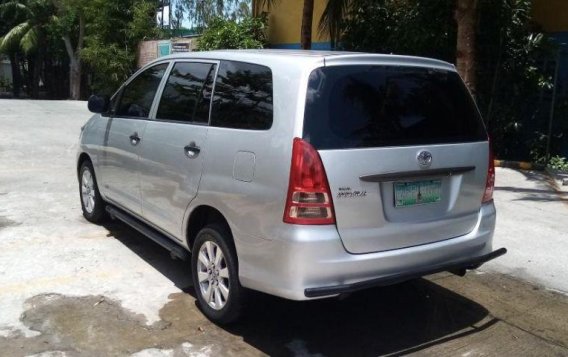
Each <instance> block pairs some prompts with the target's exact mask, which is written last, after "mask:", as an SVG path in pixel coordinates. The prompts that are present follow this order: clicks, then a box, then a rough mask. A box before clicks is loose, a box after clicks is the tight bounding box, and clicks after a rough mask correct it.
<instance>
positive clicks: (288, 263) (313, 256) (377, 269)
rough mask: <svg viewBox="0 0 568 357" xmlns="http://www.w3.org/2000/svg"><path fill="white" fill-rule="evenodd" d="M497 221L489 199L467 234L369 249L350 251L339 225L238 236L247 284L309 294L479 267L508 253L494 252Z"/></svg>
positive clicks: (295, 296) (283, 293)
mask: <svg viewBox="0 0 568 357" xmlns="http://www.w3.org/2000/svg"><path fill="white" fill-rule="evenodd" d="M495 221H496V212H495V206H494V205H493V203H489V204H485V205H483V206H482V207H481V209H480V211H479V215H478V220H477V223H476V226H475V228H474V229H473V230H472V231H471V232H470V233H468V234H466V235H463V236H460V237H456V238H452V239H447V240H444V241H438V242H434V243H429V244H424V245H419V246H413V247H408V248H402V249H394V250H389V251H383V252H376V253H367V254H351V253H349V252H347V251H346V250H345V247H344V246H343V244H342V243H341V239H340V237H339V234H338V232H337V229H336V228H335V226H294V225H283V226H282V227H281V229H280V230H279V231H277V232H274V234H273V236H274V237H277V238H274V239H272V240H263V241H262V242H260V243H258V244H239V239H237V240H236V243H237V252H238V256H239V278H240V281H241V284H242V285H243V286H245V287H247V288H251V289H254V290H259V291H262V292H266V293H269V294H272V295H276V296H280V297H283V298H287V299H291V300H309V299H314V298H323V297H331V296H336V295H338V294H341V293H346V292H351V291H356V290H360V289H364V288H367V287H371V286H381V285H390V284H395V283H398V282H402V281H405V280H409V279H412V278H416V277H420V276H424V275H428V274H433V273H436V272H440V271H445V270H460V269H463V268H470V267H475V266H479V265H480V264H482V263H484V262H486V261H488V260H491V259H494V258H496V257H497V256H499V255H502V254H504V253H505V250H501V249H499V250H497V251H495V252H493V248H492V241H493V232H494V230H495ZM424 234H428V232H424ZM237 237H238V235H237Z"/></svg>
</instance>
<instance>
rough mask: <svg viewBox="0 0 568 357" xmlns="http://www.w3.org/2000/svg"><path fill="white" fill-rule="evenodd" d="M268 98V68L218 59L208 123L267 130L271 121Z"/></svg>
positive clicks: (270, 94) (271, 115) (269, 82)
mask: <svg viewBox="0 0 568 357" xmlns="http://www.w3.org/2000/svg"><path fill="white" fill-rule="evenodd" d="M272 99H273V93H272V71H271V70H270V68H268V67H265V66H261V65H256V64H250V63H244V62H236V61H222V62H221V64H220V66H219V71H218V75H217V80H216V82H215V90H214V95H213V106H212V111H211V126H218V127H225V128H234V129H252V130H267V129H270V127H271V126H272V120H273V105H272Z"/></svg>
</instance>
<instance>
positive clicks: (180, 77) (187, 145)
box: [140, 61, 217, 237]
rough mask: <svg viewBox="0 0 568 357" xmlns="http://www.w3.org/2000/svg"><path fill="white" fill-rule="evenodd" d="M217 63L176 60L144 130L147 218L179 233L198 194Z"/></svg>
mask: <svg viewBox="0 0 568 357" xmlns="http://www.w3.org/2000/svg"><path fill="white" fill-rule="evenodd" d="M216 68H217V62H214V61H200V62H191V61H179V62H175V63H174V65H173V67H172V69H171V71H170V73H169V76H168V78H167V81H166V82H165V86H164V88H163V90H162V92H161V97H160V100H159V102H158V104H157V109H156V113H155V116H154V117H155V118H154V120H151V121H150V122H149V123H148V125H147V127H146V131H145V135H144V144H143V145H142V152H141V160H140V166H141V170H140V172H141V173H140V187H141V193H142V210H143V215H144V217H145V218H146V219H147V220H149V221H150V222H152V223H153V224H155V225H156V226H157V227H158V228H161V229H162V230H164V231H166V232H167V233H169V234H170V235H172V236H174V237H181V236H182V235H181V226H182V221H183V217H184V214H185V211H186V208H187V206H188V205H189V203H190V202H191V200H192V199H193V198H194V197H195V195H196V194H197V189H198V187H199V182H200V180H201V173H202V170H203V158H204V157H205V155H206V153H205V151H206V150H205V145H206V139H207V131H208V123H209V111H210V105H211V94H212V87H213V81H214V78H215V71H216Z"/></svg>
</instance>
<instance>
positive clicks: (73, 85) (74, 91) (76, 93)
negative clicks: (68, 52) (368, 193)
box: [69, 58, 81, 100]
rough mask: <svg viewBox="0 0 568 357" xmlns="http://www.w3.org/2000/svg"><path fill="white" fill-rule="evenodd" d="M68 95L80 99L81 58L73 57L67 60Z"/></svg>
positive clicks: (73, 98)
mask: <svg viewBox="0 0 568 357" xmlns="http://www.w3.org/2000/svg"><path fill="white" fill-rule="evenodd" d="M69 97H70V98H71V99H72V100H79V99H81V60H79V59H78V58H73V59H71V61H70V62H69Z"/></svg>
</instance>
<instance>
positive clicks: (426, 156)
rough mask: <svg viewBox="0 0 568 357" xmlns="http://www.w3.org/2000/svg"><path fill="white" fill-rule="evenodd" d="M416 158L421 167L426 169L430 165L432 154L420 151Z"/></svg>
mask: <svg viewBox="0 0 568 357" xmlns="http://www.w3.org/2000/svg"><path fill="white" fill-rule="evenodd" d="M416 159H417V160H418V165H420V167H421V168H423V169H427V168H429V167H430V165H432V154H431V153H430V152H428V151H421V152H420V153H419V154H418V156H417V157H416Z"/></svg>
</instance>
